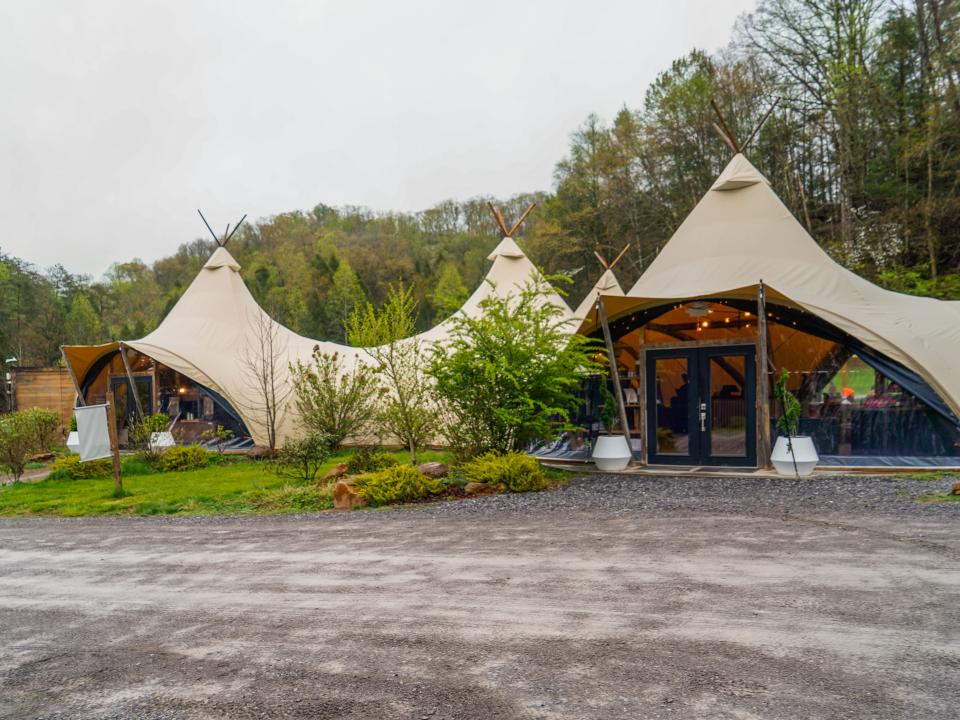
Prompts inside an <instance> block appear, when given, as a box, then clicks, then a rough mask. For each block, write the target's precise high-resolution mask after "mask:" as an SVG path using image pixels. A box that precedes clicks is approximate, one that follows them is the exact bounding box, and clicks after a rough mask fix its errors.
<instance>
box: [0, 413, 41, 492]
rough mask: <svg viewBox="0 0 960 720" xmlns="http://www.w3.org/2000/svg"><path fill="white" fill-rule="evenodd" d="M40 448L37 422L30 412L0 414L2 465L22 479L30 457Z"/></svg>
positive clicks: (0, 458) (0, 453) (0, 456)
mask: <svg viewBox="0 0 960 720" xmlns="http://www.w3.org/2000/svg"><path fill="white" fill-rule="evenodd" d="M37 449H38V445H37V427H36V423H35V422H34V421H33V419H32V418H31V417H30V415H29V413H28V412H12V413H9V414H8V415H3V416H0V465H5V466H6V467H7V469H8V470H9V471H10V474H11V475H13V479H14V482H17V481H19V480H20V477H21V476H22V475H23V470H24V467H25V466H26V464H27V460H28V458H29V457H30V456H31V455H33V454H34V453H35V452H36V451H37Z"/></svg>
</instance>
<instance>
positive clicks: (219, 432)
mask: <svg viewBox="0 0 960 720" xmlns="http://www.w3.org/2000/svg"><path fill="white" fill-rule="evenodd" d="M200 439H201V440H203V441H204V442H206V443H211V444H212V445H213V446H214V447H216V448H217V454H218V455H223V449H224V447H226V445H227V443H228V442H230V441H231V440H233V430H231V429H230V428H225V427H224V426H223V425H217V428H216V429H215V430H214V429H212V428H211V429H210V430H204V432H203V434H202V435H201V436H200Z"/></svg>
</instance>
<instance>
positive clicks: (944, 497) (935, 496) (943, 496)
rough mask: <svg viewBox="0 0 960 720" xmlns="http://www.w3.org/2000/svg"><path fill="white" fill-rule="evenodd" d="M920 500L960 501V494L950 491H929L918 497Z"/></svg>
mask: <svg viewBox="0 0 960 720" xmlns="http://www.w3.org/2000/svg"><path fill="white" fill-rule="evenodd" d="M917 501H918V502H960V495H950V494H949V493H927V494H926V495H920V496H919V497H918V498H917Z"/></svg>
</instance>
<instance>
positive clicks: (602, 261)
mask: <svg viewBox="0 0 960 720" xmlns="http://www.w3.org/2000/svg"><path fill="white" fill-rule="evenodd" d="M629 249H630V243H627V244H626V245H624V246H623V250H621V251H620V254H619V255H617V256H616V257H615V258H614V259H613V262H607V259H606V258H605V257H604V256H603V255H601V254H600V249H599V248H598V249H596V250H594V251H593V254H594V255H596V256H597V260H599V261H600V264H601V265H602V266H603V269H604V270H613V268H614V267H615V266H616V264H617V263H618V262H620V260H621V259H622V258H623V256H624V255H626V254H627V250H629Z"/></svg>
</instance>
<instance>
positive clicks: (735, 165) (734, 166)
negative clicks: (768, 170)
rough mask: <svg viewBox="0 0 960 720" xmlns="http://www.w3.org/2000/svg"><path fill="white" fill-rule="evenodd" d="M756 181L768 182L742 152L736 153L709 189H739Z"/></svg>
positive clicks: (754, 183)
mask: <svg viewBox="0 0 960 720" xmlns="http://www.w3.org/2000/svg"><path fill="white" fill-rule="evenodd" d="M757 183H766V184H767V185H769V184H770V181H769V180H767V179H766V178H765V177H764V176H763V174H762V173H761V172H760V171H759V170H757V169H756V168H755V167H754V166H753V165H752V164H751V162H750V161H749V160H747V158H746V157H744V156H743V153H737V154H736V155H734V156H733V158H731V160H730V162H728V163H727V166H726V167H725V168H724V169H723V172H722V173H720V176H719V177H718V178H717V180H716V182H714V183H713V185H712V186H711V187H710V189H711V190H721V191H722V190H739V189H740V188H745V187H750V186H751V185H756V184H757Z"/></svg>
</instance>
